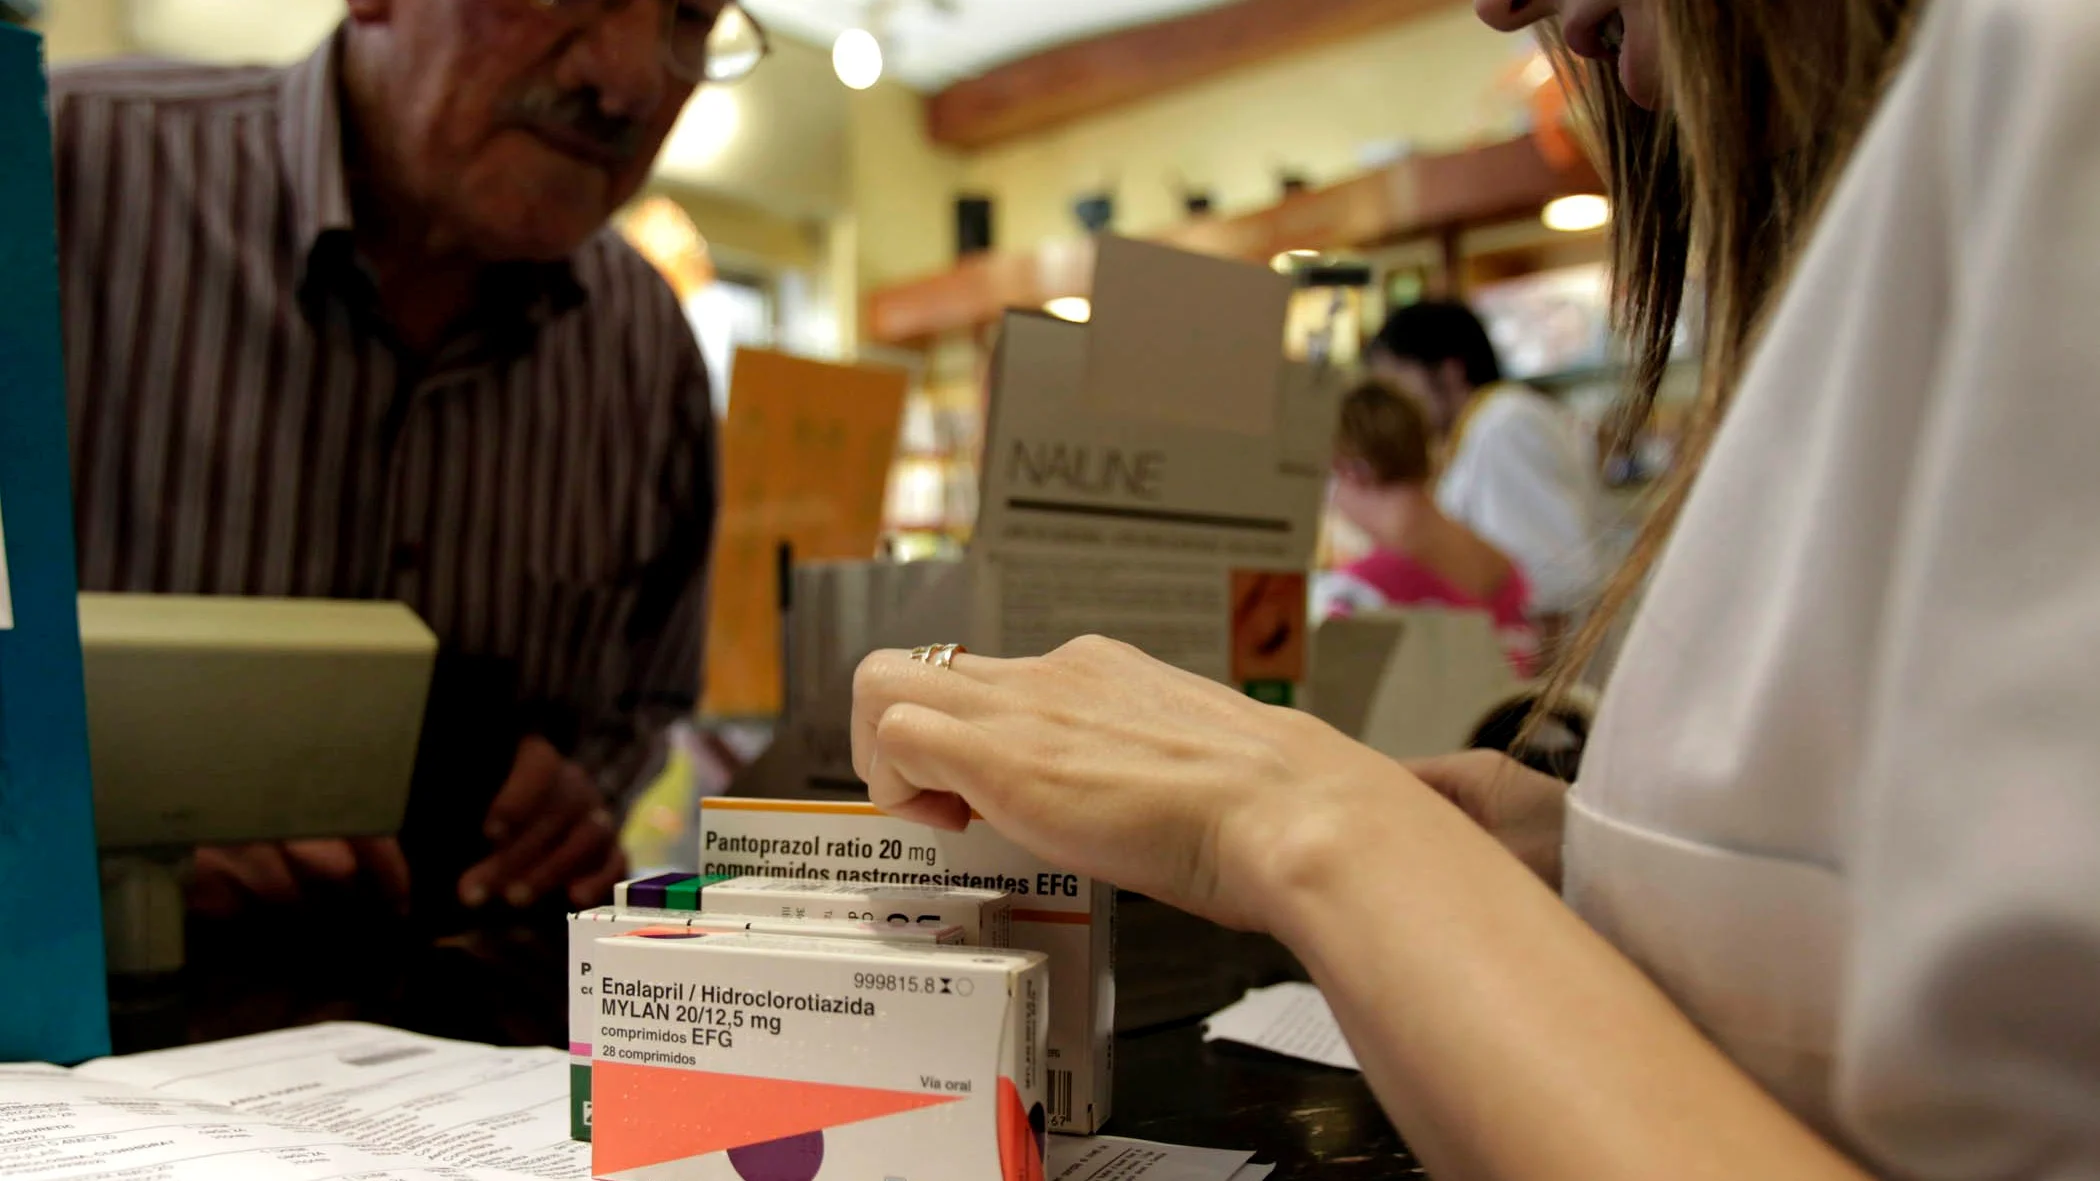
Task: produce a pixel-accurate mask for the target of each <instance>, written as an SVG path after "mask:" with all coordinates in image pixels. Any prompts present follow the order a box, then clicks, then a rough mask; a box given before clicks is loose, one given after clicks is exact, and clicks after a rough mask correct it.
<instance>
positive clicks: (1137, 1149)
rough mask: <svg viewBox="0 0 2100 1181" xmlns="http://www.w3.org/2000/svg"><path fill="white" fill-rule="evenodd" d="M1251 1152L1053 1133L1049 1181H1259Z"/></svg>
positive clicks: (1260, 1170)
mask: <svg viewBox="0 0 2100 1181" xmlns="http://www.w3.org/2000/svg"><path fill="white" fill-rule="evenodd" d="M1253 1160H1254V1154H1253V1153H1251V1152H1233V1151H1229V1150H1225V1149H1218V1148H1182V1147H1178V1146H1176V1145H1172V1144H1153V1143H1150V1142H1147V1141H1144V1140H1124V1139H1121V1138H1119V1137H1116V1136H1089V1137H1079V1136H1052V1137H1051V1138H1050V1160H1049V1167H1048V1168H1047V1169H1045V1170H1044V1175H1045V1177H1046V1178H1047V1179H1048V1181H1262V1179H1263V1178H1265V1177H1267V1176H1268V1175H1269V1174H1270V1173H1273V1172H1275V1171H1276V1166H1274V1165H1257V1164H1253V1163H1252V1161H1253Z"/></svg>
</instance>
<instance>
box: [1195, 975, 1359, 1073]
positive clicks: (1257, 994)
mask: <svg viewBox="0 0 2100 1181" xmlns="http://www.w3.org/2000/svg"><path fill="white" fill-rule="evenodd" d="M1203 1040H1204V1041H1206V1042H1216V1041H1226V1042H1237V1043H1239V1044H1241V1045H1246V1046H1253V1047H1255V1048H1257V1049H1262V1050H1267V1051H1269V1052H1270V1053H1272V1054H1282V1055H1284V1056H1286V1057H1290V1058H1302V1059H1304V1060H1305V1061H1307V1062H1318V1063H1320V1064H1321V1065H1323V1066H1334V1067H1339V1068H1340V1069H1343V1070H1362V1069H1363V1067H1362V1066H1360V1065H1358V1064H1357V1061H1356V1053H1355V1051H1353V1050H1351V1049H1350V1048H1349V1040H1348V1039H1347V1038H1345V1037H1343V1036H1342V1027H1341V1026H1340V1025H1339V1024H1337V1023H1336V1022H1335V1019H1334V1010H1333V1009H1331V1008H1329V1007H1328V1005H1327V998H1326V997H1325V996H1323V995H1321V993H1320V990H1319V989H1318V988H1316V987H1314V986H1313V985H1310V984H1278V985H1276V986H1275V987H1273V988H1257V989H1254V990H1253V991H1251V992H1249V993H1248V994H1247V995H1246V996H1245V997H1243V998H1241V999H1240V1000H1239V1002H1238V1003H1236V1004H1232V1005H1228V1006H1226V1007H1225V1008H1223V1009H1220V1010H1219V1011H1218V1012H1217V1013H1215V1014H1213V1015H1212V1016H1211V1018H1210V1019H1209V1020H1208V1021H1205V1022H1204V1023H1203Z"/></svg>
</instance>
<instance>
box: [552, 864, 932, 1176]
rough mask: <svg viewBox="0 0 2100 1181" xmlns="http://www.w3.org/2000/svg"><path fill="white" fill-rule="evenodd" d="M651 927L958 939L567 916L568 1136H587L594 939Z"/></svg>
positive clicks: (617, 915)
mask: <svg viewBox="0 0 2100 1181" xmlns="http://www.w3.org/2000/svg"><path fill="white" fill-rule="evenodd" d="M656 927H680V928H688V929H692V930H697V931H713V932H718V933H723V934H727V933H731V932H742V931H760V932H764V933H768V934H792V935H810V936H822V937H826V938H833V939H850V940H860V941H863V942H870V941H874V940H889V941H894V942H902V943H924V944H929V945H932V944H943V943H945V944H955V945H959V944H961V943H962V941H963V932H962V929H961V928H959V927H914V928H911V929H909V930H904V931H892V930H890V929H889V928H887V927H877V926H875V925H874V924H872V923H812V922H794V921H790V920H783V919H771V920H768V919H753V918H732V917H729V916H725V915H699V914H694V913H692V912H690V911H682V910H649V909H644V908H638V907H618V906H601V907H599V908H598V909H596V910H586V911H583V912H582V913H580V914H572V915H570V916H569V1138H570V1139H572V1140H583V1141H588V1140H589V1139H590V1138H591V1120H592V1114H593V1108H592V1103H591V1050H592V1049H593V1047H595V1046H596V1045H597V1041H598V996H597V988H596V981H597V965H596V964H595V963H594V962H593V961H592V954H593V951H594V949H595V948H596V947H597V944H598V941H599V940H601V939H605V938H609V937H611V936H615V935H628V934H632V933H634V932H636V931H646V930H649V929H651V928H656Z"/></svg>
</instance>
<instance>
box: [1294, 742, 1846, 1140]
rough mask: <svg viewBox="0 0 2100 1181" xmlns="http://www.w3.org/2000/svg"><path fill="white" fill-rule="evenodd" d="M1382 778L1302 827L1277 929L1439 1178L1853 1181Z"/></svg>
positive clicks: (1594, 950)
mask: <svg viewBox="0 0 2100 1181" xmlns="http://www.w3.org/2000/svg"><path fill="white" fill-rule="evenodd" d="M1378 786H1379V787H1380V788H1381V789H1383V790H1381V791H1379V792H1377V793H1367V798H1366V801H1365V806H1364V807H1363V808H1362V809H1360V810H1359V812H1358V814H1357V815H1354V816H1352V817H1348V818H1334V819H1332V820H1330V821H1328V822H1325V823H1317V824H1315V825H1312V826H1308V829H1309V831H1311V832H1313V833H1315V834H1317V835H1314V836H1312V837H1310V838H1294V843H1295V846H1296V847H1295V849H1294V851H1293V852H1292V853H1290V854H1288V855H1287V856H1285V857H1282V858H1279V859H1278V861H1277V866H1278V872H1279V873H1280V874H1281V880H1280V881H1279V882H1278V888H1277V890H1276V891H1275V893H1274V894H1273V895H1272V897H1274V898H1275V899H1277V903H1276V912H1275V913H1274V915H1273V916H1272V917H1273V924H1272V925H1273V929H1274V930H1275V931H1276V933H1277V934H1278V935H1279V936H1280V937H1281V938H1283V939H1284V941H1285V942H1286V943H1288V944H1289V945H1290V947H1291V948H1292V950H1294V951H1295V952H1296V953H1297V954H1298V956H1299V957H1300V958H1301V959H1302V960H1303V961H1304V962H1305V964H1306V966H1307V967H1308V968H1309V969H1310V970H1311V971H1312V973H1313V976H1314V978H1315V979H1316V980H1317V981H1318V982H1319V983H1320V986H1321V988H1322V989H1323V990H1324V991H1325V993H1326V994H1327V997H1328V1000H1329V1001H1330V1003H1331V1004H1332V1005H1333V1007H1334V1010H1335V1015H1336V1017H1337V1018H1338V1019H1339V1020H1340V1022H1341V1024H1342V1028H1343V1029H1344V1030H1345V1031H1346V1032H1347V1033H1348V1035H1349V1039H1350V1043H1351V1044H1352V1046H1354V1047H1355V1049H1356V1052H1357V1057H1358V1058H1359V1059H1360V1060H1361V1062H1362V1063H1363V1066H1364V1071H1365V1074H1366V1076H1367V1077H1368V1079H1369V1081H1370V1083H1371V1085H1372V1087H1373V1088H1374V1089H1375V1090H1376V1091H1377V1093H1378V1096H1379V1098H1380V1100H1381V1102H1383V1103H1384V1104H1385V1106H1386V1108H1387V1110H1388V1111H1390V1112H1391V1113H1392V1114H1393V1116H1394V1118H1395V1119H1396V1120H1397V1121H1398V1122H1399V1123H1400V1125H1401V1130H1402V1132H1403V1133H1404V1134H1405V1135H1406V1136H1407V1137H1408V1139H1409V1142H1410V1143H1411V1144H1413V1145H1414V1147H1415V1149H1416V1151H1417V1153H1418V1154H1420V1155H1421V1157H1422V1158H1423V1160H1424V1161H1425V1162H1427V1163H1428V1164H1429V1165H1430V1167H1431V1170H1432V1172H1433V1173H1434V1174H1435V1175H1436V1176H1438V1177H1439V1178H1444V1179H1448V1181H1560V1179H1563V1178H1565V1179H1569V1181H1573V1179H1577V1178H1580V1179H1583V1181H1593V1179H1597V1178H1611V1179H1613V1181H1625V1179H1634V1178H1656V1179H1657V1181H1688V1179H1693V1178H1711V1179H1715V1181H1720V1179H1730V1178H1744V1179H1746V1181H1747V1179H1750V1178H1757V1179H1760V1181H1762V1179H1765V1178H1771V1177H1786V1178H1790V1179H1797V1181H1821V1179H1824V1178H1830V1179H1839V1178H1842V1179H1845V1181H1861V1179H1862V1178H1863V1177H1864V1174H1862V1173H1860V1172H1859V1171H1858V1170H1857V1169H1856V1168H1855V1167H1854V1166H1852V1165H1851V1164H1850V1163H1849V1162H1848V1161H1846V1160H1845V1159H1844V1158H1843V1157H1842V1156H1841V1155H1840V1154H1839V1153H1838V1152H1836V1151H1835V1150H1834V1149H1832V1148H1831V1147H1830V1146H1829V1145H1828V1144H1826V1143H1825V1142H1824V1141H1822V1140H1821V1139H1819V1138H1818V1137H1817V1136H1816V1135H1815V1134H1814V1133H1813V1132H1811V1131H1810V1130H1809V1129H1808V1128H1807V1127H1806V1126H1805V1125H1803V1124H1801V1123H1800V1122H1799V1121H1797V1120H1795V1119H1794V1118H1793V1117H1792V1116H1791V1115H1790V1114H1789V1113H1788V1112H1786V1111H1785V1110H1784V1109H1783V1108H1782V1107H1781V1106H1780V1105H1779V1104H1778V1103H1777V1102H1776V1101H1774V1100H1773V1099H1772V1098H1771V1097H1770V1096H1769V1095H1767V1094H1766V1093H1765V1092H1764V1091H1763V1090H1762V1089H1760V1088H1759V1087H1758V1086H1757V1085H1756V1084H1755V1083H1754V1082H1753V1081H1752V1080H1751V1079H1749V1078H1748V1077H1747V1076H1745V1075H1744V1074H1743V1073H1742V1072H1741V1071H1740V1070H1738V1069H1737V1068H1736V1067H1735V1066H1734V1065H1733V1064H1732V1063H1731V1062H1730V1061H1729V1060H1728V1059H1727V1058H1726V1057H1725V1056H1724V1055H1722V1053H1721V1052H1720V1051H1719V1050H1718V1049H1716V1048H1715V1047H1714V1046H1713V1045H1712V1044H1711V1043H1710V1042H1708V1041H1707V1040H1706V1039H1705V1038H1704V1037H1703V1036H1701V1035H1700V1033H1699V1032H1698V1031H1697V1030H1696V1029H1695V1028H1694V1027H1693V1026H1692V1025H1691V1023H1690V1022H1689V1021H1688V1020H1687V1019H1686V1018H1685V1017H1684V1015H1683V1014H1682V1013H1680V1012H1679V1011H1678V1010H1677V1009H1676V1008H1675V1007H1674V1006H1673V1005H1672V1004H1671V1003H1670V1002H1669V1000H1668V999H1667V998H1666V997H1664V996H1663V995H1662V993H1661V992H1660V991H1658V990H1657V989H1656V988H1655V987H1654V985H1652V984H1651V983H1650V982H1649V981H1648V980H1647V978H1646V977H1645V976H1643V975H1642V974H1641V973H1640V971H1639V970H1638V969H1636V968H1635V967H1634V966H1633V965H1632V964H1631V963H1630V962H1628V961H1627V960H1626V959H1625V957H1623V956H1621V955H1620V954H1619V953H1618V952H1617V951H1616V950H1614V949H1613V948H1612V947H1611V946H1610V945H1609V944H1608V943H1606V942H1605V941H1604V940H1603V939H1602V938H1600V937H1599V936H1598V935H1597V934H1596V933H1595V932H1593V931H1591V930H1590V929H1589V927H1588V926H1586V925H1585V924H1584V923H1583V922H1582V921H1581V920H1580V919H1579V918H1577V917H1576V916H1575V914H1574V913H1573V912H1572V911H1570V910H1569V909H1568V908H1567V907H1566V906H1565V905H1564V904H1563V903H1562V902H1561V901H1560V899H1559V898H1557V897H1555V896H1554V894H1553V893H1552V892H1551V891H1550V890H1548V889H1547V888H1546V887H1545V886H1544V885H1543V884H1541V883H1540V881H1539V880H1538V878H1537V877H1536V876H1534V875H1533V874H1531V873H1530V872H1528V871H1527V870H1525V869H1524V867H1523V866H1522V865H1521V864H1519V863H1518V862H1517V861H1516V860H1515V859H1514V858H1512V857H1511V856H1510V855H1509V854H1508V853H1507V852H1506V851H1505V850H1504V849H1503V848H1502V847H1501V846H1500V845H1499V844H1497V843H1496V842H1495V841H1494V840H1493V839H1492V838H1491V837H1489V836H1488V835H1487V834H1486V833H1484V832H1483V831H1482V830H1481V829H1480V828H1479V827H1478V826H1477V825H1475V824H1474V823H1472V822H1471V821H1470V820H1468V819H1467V818H1466V817H1465V816H1464V815H1463V814H1462V813H1461V812H1459V811H1458V810H1457V809H1456V808H1455V807H1453V806H1452V805H1450V804H1449V803H1447V802H1446V801H1445V800H1443V799H1442V798H1441V797H1438V796H1436V795H1435V794H1434V793H1432V792H1429V791H1427V790H1425V789H1423V788H1422V787H1421V786H1420V785H1419V784H1417V783H1414V782H1413V781H1412V780H1406V781H1396V782H1395V783H1393V784H1390V785H1387V784H1380V785H1378Z"/></svg>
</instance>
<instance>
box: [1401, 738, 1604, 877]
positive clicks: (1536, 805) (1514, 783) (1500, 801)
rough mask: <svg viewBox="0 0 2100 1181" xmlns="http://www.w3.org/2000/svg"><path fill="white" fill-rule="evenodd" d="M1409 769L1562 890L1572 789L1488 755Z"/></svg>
mask: <svg viewBox="0 0 2100 1181" xmlns="http://www.w3.org/2000/svg"><path fill="white" fill-rule="evenodd" d="M1407 769H1408V770H1409V771H1411V772H1413V773H1414V774H1415V775H1416V776H1417V777H1418V778H1420V779H1421V780H1422V782H1424V783H1426V784H1428V785H1429V786H1430V787H1432V788H1435V789H1436V791H1437V793H1438V794H1439V795H1442V796H1443V797H1444V798H1445V799H1447V800H1450V801H1451V802H1452V803H1454V804H1457V805H1458V806H1459V808H1460V810H1462V811H1463V812H1465V814H1466V815H1467V816H1470V817H1472V818H1473V822H1474V823H1475V824H1478V825H1479V826H1480V827H1482V828H1484V829H1486V830H1487V831H1488V835H1490V836H1492V837H1494V838H1495V839H1496V840H1498V841H1501V842H1502V845H1503V847H1504V848H1506V849H1508V850H1509V851H1510V852H1511V853H1514V854H1516V856H1517V860H1519V861H1522V862H1523V863H1524V864H1525V865H1527V866H1529V867H1530V868H1531V871H1532V872H1533V873H1535V874H1537V875H1539V876H1540V877H1541V878H1544V879H1545V880H1546V884H1547V885H1549V886H1551V887H1553V888H1554V889H1555V890H1558V889H1560V850H1561V838H1562V835H1563V834H1564V833H1565V831H1566V828H1567V815H1568V785H1567V784H1565V783H1562V782H1561V781H1560V780H1558V779H1555V778H1553V777H1552V776H1550V775H1541V774H1539V773H1538V772H1537V771H1534V770H1532V769H1531V768H1529V767H1526V766H1525V765H1523V764H1522V763H1519V762H1517V761H1516V760H1515V759H1512V758H1510V757H1509V756H1507V755H1502V754H1497V753H1495V752H1494V751H1486V750H1476V751H1468V752H1466V753H1465V754H1457V755H1448V756H1446V757H1444V758H1440V759H1424V760H1422V761H1420V762H1413V763H1409V764H1407Z"/></svg>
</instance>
